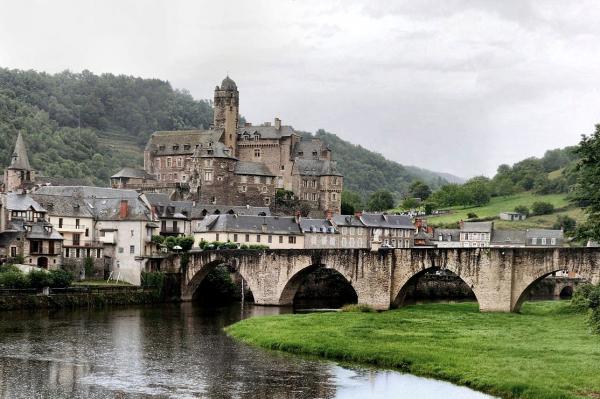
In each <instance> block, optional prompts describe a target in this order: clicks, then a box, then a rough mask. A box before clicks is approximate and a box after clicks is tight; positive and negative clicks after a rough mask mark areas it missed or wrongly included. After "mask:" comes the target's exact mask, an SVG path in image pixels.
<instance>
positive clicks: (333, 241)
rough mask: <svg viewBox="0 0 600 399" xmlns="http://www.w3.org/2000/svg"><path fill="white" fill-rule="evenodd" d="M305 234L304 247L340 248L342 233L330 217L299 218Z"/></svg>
mask: <svg viewBox="0 0 600 399" xmlns="http://www.w3.org/2000/svg"><path fill="white" fill-rule="evenodd" d="M299 225H300V229H301V230H302V233H303V234H304V248H310V249H316V248H318V249H321V248H340V246H341V234H339V232H338V231H337V228H336V227H335V225H334V224H333V222H332V221H331V220H329V219H308V218H299Z"/></svg>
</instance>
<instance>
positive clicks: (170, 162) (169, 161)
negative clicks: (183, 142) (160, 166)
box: [167, 157, 173, 168]
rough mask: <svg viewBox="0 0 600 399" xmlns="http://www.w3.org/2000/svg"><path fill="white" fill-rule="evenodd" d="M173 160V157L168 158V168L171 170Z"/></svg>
mask: <svg viewBox="0 0 600 399" xmlns="http://www.w3.org/2000/svg"><path fill="white" fill-rule="evenodd" d="M172 162H173V160H172V159H171V157H168V158H167V167H168V168H170V167H171V164H172Z"/></svg>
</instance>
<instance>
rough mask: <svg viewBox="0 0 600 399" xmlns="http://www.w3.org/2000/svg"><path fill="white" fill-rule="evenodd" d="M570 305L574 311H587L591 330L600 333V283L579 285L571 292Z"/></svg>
mask: <svg viewBox="0 0 600 399" xmlns="http://www.w3.org/2000/svg"><path fill="white" fill-rule="evenodd" d="M571 306H572V308H573V309H574V310H576V311H580V312H582V311H587V312H589V314H588V324H589V325H590V328H591V330H592V332H594V333H596V334H600V284H598V285H592V284H585V285H582V286H579V287H578V288H577V290H575V293H574V294H573V299H572V301H571Z"/></svg>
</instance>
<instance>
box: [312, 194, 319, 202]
mask: <svg viewBox="0 0 600 399" xmlns="http://www.w3.org/2000/svg"><path fill="white" fill-rule="evenodd" d="M312 200H313V201H318V200H319V196H318V195H317V193H312Z"/></svg>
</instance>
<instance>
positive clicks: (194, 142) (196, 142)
mask: <svg viewBox="0 0 600 399" xmlns="http://www.w3.org/2000/svg"><path fill="white" fill-rule="evenodd" d="M222 135H223V129H210V130H200V129H196V130H172V131H158V132H154V133H152V135H151V136H150V140H148V144H146V150H148V151H153V152H155V153H156V154H157V155H173V154H189V155H192V154H193V153H194V151H195V150H196V146H198V148H200V147H207V146H208V144H209V143H217V142H218V141H219V140H220V139H221V136H222ZM173 145H179V149H177V150H173ZM185 145H189V146H190V148H189V149H188V150H186V149H185V147H184V146H185ZM160 146H165V148H164V149H162V150H161V149H160Z"/></svg>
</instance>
